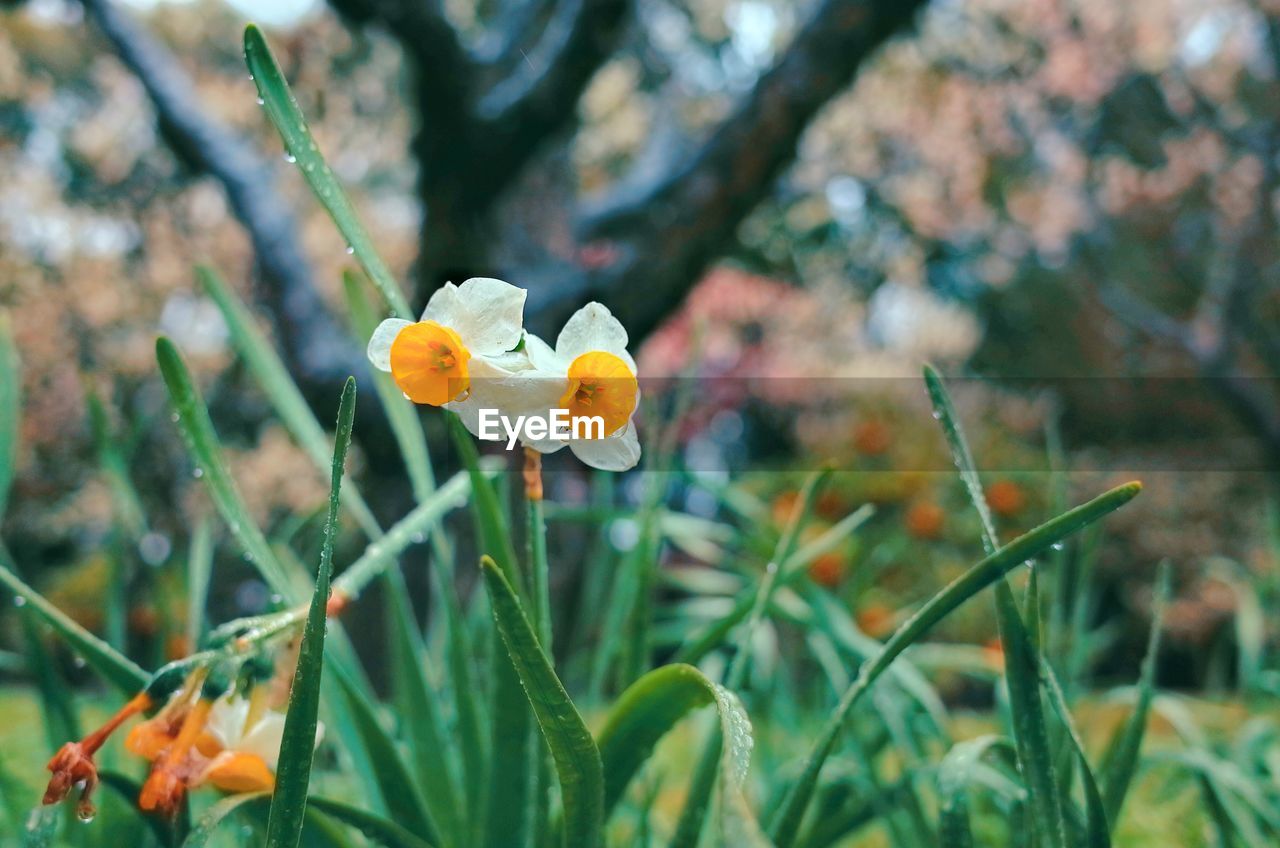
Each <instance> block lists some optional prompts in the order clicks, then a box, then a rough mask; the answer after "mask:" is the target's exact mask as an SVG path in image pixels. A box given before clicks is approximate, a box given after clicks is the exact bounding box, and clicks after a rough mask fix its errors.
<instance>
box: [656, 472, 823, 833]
mask: <svg viewBox="0 0 1280 848" xmlns="http://www.w3.org/2000/svg"><path fill="white" fill-rule="evenodd" d="M829 475H830V471H829V470H828V469H823V470H820V471H817V472H814V473H813V474H810V475H809V477H808V478H806V480H805V482H804V485H803V486H802V487H801V489H800V496H799V497H798V498H797V499H796V502H795V505H794V506H793V507H792V508H791V513H790V515H789V516H788V518H787V524H786V526H785V527H784V528H783V531H782V533H781V535H780V536H779V538H778V542H777V546H776V547H775V548H774V551H773V554H772V556H770V558H769V562H768V563H767V564H766V565H765V569H764V574H763V575H761V577H760V579H759V580H758V581H757V582H756V585H755V589H754V590H752V591H749V592H747V593H745V597H746V598H747V599H748V604H747V613H746V620H745V623H744V624H743V625H742V627H741V628H740V629H739V630H738V632H737V639H736V645H735V648H736V651H735V653H734V656H733V660H732V661H731V662H730V664H729V670H728V673H727V674H726V675H725V685H726V686H727V687H728V688H729V689H730V690H736V689H740V688H741V687H742V684H743V682H744V681H745V680H746V677H747V672H748V670H749V668H750V657H751V645H752V640H753V637H754V636H755V633H756V631H757V630H759V628H760V625H761V623H762V622H763V621H764V617H765V613H766V611H767V610H768V608H769V603H770V602H771V601H772V600H773V595H774V592H775V591H776V590H777V588H778V578H779V574H780V573H781V572H782V569H783V567H784V566H785V564H786V561H787V559H789V558H790V556H791V554H792V553H793V552H794V550H795V546H796V540H797V539H798V538H799V535H800V531H801V529H802V528H803V526H804V524H805V522H806V521H807V520H808V518H809V515H810V513H811V512H812V510H813V502H814V498H815V497H816V496H817V493H818V491H819V490H820V489H821V488H822V485H823V483H824V482H825V481H826V479H827V477H828V476H829ZM730 617H732V615H731V616H730ZM725 633H726V635H727V633H728V631H727V630H726V631H725ZM726 750H727V749H726V747H725V745H724V738H723V733H722V732H721V731H720V730H719V729H717V730H714V731H713V732H712V736H711V739H710V740H708V742H707V747H706V748H705V749H704V750H703V752H702V758H701V760H700V761H699V763H698V767H697V769H696V770H695V771H694V778H693V782H692V783H691V784H690V788H689V795H688V797H687V798H686V799H685V805H684V810H683V811H682V812H681V814H680V821H679V825H678V827H677V829H676V839H675V840H674V842H673V844H684V843H687V844H689V845H696V844H697V842H698V840H699V839H700V837H701V834H702V828H703V819H704V817H705V816H706V811H707V808H708V807H709V806H710V804H711V794H712V792H713V790H714V788H715V775H716V770H717V769H716V760H718V759H719V758H720V757H721V756H722V755H723V753H724V752H725V751H726Z"/></svg>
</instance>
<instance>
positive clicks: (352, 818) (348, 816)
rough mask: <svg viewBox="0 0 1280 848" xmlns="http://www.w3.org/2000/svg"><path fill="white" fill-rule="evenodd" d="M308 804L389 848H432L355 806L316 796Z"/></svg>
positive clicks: (428, 843)
mask: <svg viewBox="0 0 1280 848" xmlns="http://www.w3.org/2000/svg"><path fill="white" fill-rule="evenodd" d="M307 804H308V806H309V807H311V808H312V809H315V810H320V811H321V812H323V813H325V814H326V815H329V816H332V817H333V818H335V819H337V820H338V821H340V822H342V823H343V824H346V825H350V826H351V827H354V828H355V829H356V830H358V831H360V832H361V833H363V834H364V835H365V836H367V837H368V838H369V839H372V840H373V841H374V842H379V843H381V844H383V845H386V846H387V848H431V843H430V842H427V841H426V840H424V839H423V838H422V837H420V836H415V835H414V834H412V833H410V832H409V831H408V830H406V829H404V828H403V827H401V826H400V825H398V824H396V823H395V822H393V821H391V820H390V819H385V818H383V817H382V816H379V815H376V814H374V813H371V812H369V811H368V810H365V809H362V808H361V807H357V806H355V805H353V804H348V803H345V802H343V801H338V800H335V799H333V798H321V797H318V796H315V795H313V796H311V798H309V799H307Z"/></svg>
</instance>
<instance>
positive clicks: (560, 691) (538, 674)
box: [481, 557, 604, 848]
mask: <svg viewBox="0 0 1280 848" xmlns="http://www.w3.org/2000/svg"><path fill="white" fill-rule="evenodd" d="M481 570H482V572H483V573H484V580H485V585H486V587H488V590H489V598H490V602H491V603H492V604H493V618H494V621H495V623H496V624H497V627H498V631H499V632H500V633H501V634H502V641H503V643H504V644H505V645H506V647H507V654H508V655H509V656H510V658H511V662H512V664H513V665H514V666H515V669H516V672H517V674H518V675H519V677H520V682H521V684H522V685H523V686H524V690H525V694H526V696H527V698H528V700H529V705H530V706H531V707H532V708H533V714H534V716H535V718H536V719H537V722H538V726H539V727H540V728H541V730H542V735H543V738H544V739H546V741H547V746H548V747H549V748H550V749H551V756H552V759H553V760H554V761H555V766H556V775H557V776H558V777H559V779H560V794H561V798H562V802H563V805H564V842H565V844H566V845H572V846H574V847H575V848H594V846H597V845H599V844H601V840H602V836H603V834H602V827H603V821H604V773H603V765H602V764H601V760H600V751H599V749H598V748H597V747H596V743H595V740H594V739H592V737H591V732H590V731H589V730H587V725H586V723H585V722H584V721H583V720H582V716H581V715H580V714H579V713H578V709H577V707H575V706H574V705H573V702H572V701H571V700H570V699H569V694H568V693H567V692H566V691H565V689H564V686H563V685H562V684H561V683H560V679H559V678H558V677H556V673H555V670H554V669H552V667H551V663H550V661H549V660H548V659H547V655H546V653H545V652H544V651H543V650H542V646H541V645H539V644H538V637H537V635H536V634H535V633H534V630H533V627H532V625H530V623H529V619H528V618H527V617H526V616H525V613H524V609H523V608H522V606H521V604H520V600H519V598H518V597H517V596H516V593H515V590H514V589H512V588H511V584H510V583H509V582H507V579H506V577H505V576H504V575H503V573H502V571H501V570H500V569H499V568H498V566H497V564H496V563H494V561H493V560H492V559H489V558H488V557H485V558H484V559H482V560H481Z"/></svg>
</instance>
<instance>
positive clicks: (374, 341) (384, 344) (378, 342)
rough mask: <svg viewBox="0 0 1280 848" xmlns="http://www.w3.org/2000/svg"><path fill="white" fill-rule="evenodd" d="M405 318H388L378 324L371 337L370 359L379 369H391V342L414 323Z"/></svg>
mask: <svg viewBox="0 0 1280 848" xmlns="http://www.w3.org/2000/svg"><path fill="white" fill-rule="evenodd" d="M412 323H413V322H412V321H406V320H404V319H403V318H388V319H387V320H385V321H383V322H382V323H381V324H379V325H378V328H377V329H376V330H374V331H373V335H372V336H370V337H369V349H368V353H369V361H370V362H372V363H373V367H374V368H377V369H378V370H379V371H390V370H391V343H392V342H394V341H395V340H396V336H398V335H400V331H401V330H403V329H404V328H405V327H408V326H409V325H410V324H412Z"/></svg>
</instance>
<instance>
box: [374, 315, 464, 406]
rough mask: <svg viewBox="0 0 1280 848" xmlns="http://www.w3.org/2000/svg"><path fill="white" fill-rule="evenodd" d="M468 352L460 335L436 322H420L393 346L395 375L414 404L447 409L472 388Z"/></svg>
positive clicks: (401, 336)
mask: <svg viewBox="0 0 1280 848" xmlns="http://www.w3.org/2000/svg"><path fill="white" fill-rule="evenodd" d="M470 359H471V351H469V350H467V348H466V346H465V345H463V344H462V340H461V339H459V338H458V334H457V333H455V332H454V331H453V330H451V329H449V328H448V327H444V326H441V325H440V324H437V323H436V322H435V321H419V322H418V323H416V324H410V325H409V326H407V327H405V328H404V329H403V330H401V331H400V334H399V335H397V336H396V338H395V341H393V342H392V343H391V376H392V377H394V378H395V381H396V385H397V386H399V387H400V391H402V392H404V393H405V394H406V395H408V396H409V400H411V401H413V402H414V403H429V404H431V405H432V406H444V405H445V404H446V403H448V402H449V401H451V400H457V399H458V398H460V397H462V396H463V395H465V394H466V393H467V389H469V388H470V387H471V378H470V376H469V375H468V371H467V363H468V362H469V361H470Z"/></svg>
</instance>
